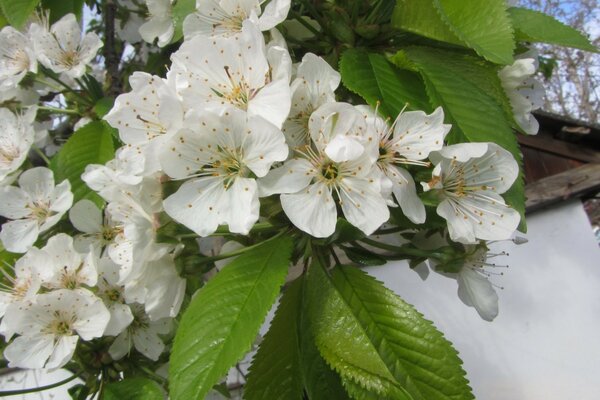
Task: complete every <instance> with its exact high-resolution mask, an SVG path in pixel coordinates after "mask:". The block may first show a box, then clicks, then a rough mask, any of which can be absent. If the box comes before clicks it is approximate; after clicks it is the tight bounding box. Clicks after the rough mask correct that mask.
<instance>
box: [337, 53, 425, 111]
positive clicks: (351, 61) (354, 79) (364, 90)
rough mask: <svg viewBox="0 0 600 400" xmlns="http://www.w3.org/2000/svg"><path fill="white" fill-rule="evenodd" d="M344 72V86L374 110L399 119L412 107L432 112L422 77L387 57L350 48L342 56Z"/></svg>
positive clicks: (341, 63)
mask: <svg viewBox="0 0 600 400" xmlns="http://www.w3.org/2000/svg"><path fill="white" fill-rule="evenodd" d="M340 73H341V74H342V81H343V82H344V86H346V87H347V88H348V89H350V90H351V91H353V92H354V93H356V94H358V95H360V96H361V97H362V98H364V99H365V100H366V101H367V103H369V104H370V105H371V106H372V107H375V106H376V104H377V102H378V101H380V102H381V106H380V108H379V109H380V110H381V112H382V113H383V114H384V115H386V116H388V117H390V118H393V119H395V118H396V117H397V116H398V114H399V113H400V111H401V110H402V109H403V108H404V106H405V105H406V104H408V108H409V109H412V110H424V111H430V108H431V107H430V106H429V103H428V101H427V94H426V92H425V87H424V85H423V82H422V80H421V78H420V77H419V76H418V74H416V73H414V72H411V71H406V70H402V69H399V68H396V67H395V66H394V65H393V64H392V63H390V62H389V61H388V60H387V59H386V58H385V57H384V56H382V55H380V54H370V53H367V52H364V51H361V50H356V49H350V50H347V51H345V52H344V53H343V54H342V59H341V61H340Z"/></svg>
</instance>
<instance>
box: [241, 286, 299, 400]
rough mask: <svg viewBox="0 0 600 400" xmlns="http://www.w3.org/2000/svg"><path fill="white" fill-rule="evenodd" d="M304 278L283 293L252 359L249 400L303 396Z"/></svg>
mask: <svg viewBox="0 0 600 400" xmlns="http://www.w3.org/2000/svg"><path fill="white" fill-rule="evenodd" d="M301 306H302V279H301V278H300V279H297V280H296V281H294V282H293V283H292V284H291V285H290V286H289V287H288V288H287V290H286V291H285V292H284V293H283V296H282V297H281V301H280V303H279V307H278V308H277V312H276V313H275V317H274V318H273V321H272V322H271V327H270V328H269V331H268V332H267V334H266V335H265V336H264V338H263V341H262V343H261V345H260V347H259V349H258V352H257V353H256V355H255V356H254V359H253V360H252V365H251V366H250V371H249V373H248V377H247V380H246V385H245V387H244V398H245V399H248V400H260V399H264V400H271V399H302V394H303V388H302V380H301V379H298V378H299V377H300V376H301V372H300V343H299V342H300V338H299V335H298V333H299V332H298V329H299V328H298V323H297V322H298V315H299V313H300V312H301Z"/></svg>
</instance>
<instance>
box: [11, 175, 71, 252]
mask: <svg viewBox="0 0 600 400" xmlns="http://www.w3.org/2000/svg"><path fill="white" fill-rule="evenodd" d="M19 186H20V187H18V188H17V187H14V186H5V187H0V215H2V216H4V217H6V218H8V219H9V220H10V221H8V222H5V223H4V224H3V225H2V231H1V232H0V240H2V244H3V245H4V247H5V248H6V249H7V250H8V251H12V252H14V253H24V252H26V251H27V249H29V248H30V247H31V246H32V245H33V244H34V243H35V241H36V240H37V238H38V235H39V234H40V233H41V232H44V231H46V230H48V229H49V228H51V227H52V226H54V225H55V224H56V223H57V222H58V221H59V220H60V219H61V218H62V216H63V215H64V214H65V213H66V212H67V210H68V209H69V208H70V207H71V204H72V203H73V193H71V184H70V183H69V181H68V180H66V179H65V180H64V181H62V182H61V183H60V184H58V185H56V186H55V185H54V175H53V174H52V171H50V170H49V169H48V168H44V167H37V168H32V169H29V170H27V171H25V172H23V173H22V174H21V176H20V177H19Z"/></svg>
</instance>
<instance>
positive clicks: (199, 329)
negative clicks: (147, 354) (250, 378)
mask: <svg viewBox="0 0 600 400" xmlns="http://www.w3.org/2000/svg"><path fill="white" fill-rule="evenodd" d="M291 250H292V240H291V238H290V237H286V236H279V237H277V238H274V239H271V240H268V241H266V242H264V243H263V244H261V245H260V246H258V247H255V248H253V249H251V250H249V251H247V252H246V253H243V254H242V255H240V256H239V257H237V258H236V259H235V260H234V261H233V262H231V263H230V264H228V265H227V266H226V267H224V268H223V269H222V270H221V271H220V272H219V273H218V274H217V275H216V276H215V277H214V278H212V279H211V280H210V281H208V283H207V284H206V285H205V286H204V287H203V288H202V289H200V291H199V292H198V294H197V295H196V296H195V297H194V298H193V299H192V301H191V303H190V305H189V307H188V309H187V310H186V311H185V313H184V314H183V317H182V319H181V323H180V325H179V329H178V330H177V334H176V336H175V342H174V345H173V350H172V353H171V363H170V371H169V375H170V394H171V398H172V399H173V400H187V399H201V398H203V397H204V396H205V395H206V393H207V392H208V391H209V390H210V389H211V388H212V386H213V385H214V384H215V383H217V381H218V380H219V378H221V377H222V376H223V375H224V374H225V373H226V372H227V371H228V370H229V368H230V367H231V366H233V365H234V364H235V363H236V362H237V361H239V360H240V359H241V358H242V357H243V356H244V354H245V353H246V352H247V351H248V350H250V347H251V345H252V342H253V341H254V339H255V337H256V334H257V332H258V330H259V328H260V326H261V324H262V322H263V320H264V318H265V316H266V315H267V312H268V311H269V309H270V307H271V305H272V304H273V302H274V301H275V299H276V297H277V294H278V293H279V289H280V287H281V285H282V284H283V283H284V280H285V276H286V274H287V269H288V264H289V260H290V257H291Z"/></svg>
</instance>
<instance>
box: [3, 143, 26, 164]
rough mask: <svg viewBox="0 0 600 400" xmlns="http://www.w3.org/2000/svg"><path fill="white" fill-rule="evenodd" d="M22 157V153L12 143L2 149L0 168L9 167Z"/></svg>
mask: <svg viewBox="0 0 600 400" xmlns="http://www.w3.org/2000/svg"><path fill="white" fill-rule="evenodd" d="M20 155H21V152H20V151H19V149H18V148H17V147H16V146H15V145H13V144H12V143H9V144H5V145H4V146H2V147H0V167H2V168H7V167H9V166H10V165H11V164H12V163H13V161H14V160H16V159H17V158H19V156H20Z"/></svg>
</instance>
